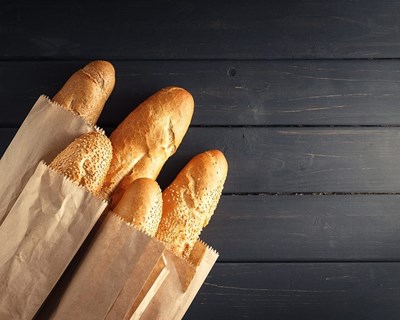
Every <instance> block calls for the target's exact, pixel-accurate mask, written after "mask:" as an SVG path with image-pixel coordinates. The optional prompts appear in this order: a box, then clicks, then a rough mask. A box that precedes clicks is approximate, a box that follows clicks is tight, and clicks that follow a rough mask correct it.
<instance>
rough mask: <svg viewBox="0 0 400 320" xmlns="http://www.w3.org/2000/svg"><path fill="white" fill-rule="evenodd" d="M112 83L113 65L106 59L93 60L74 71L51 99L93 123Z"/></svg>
mask: <svg viewBox="0 0 400 320" xmlns="http://www.w3.org/2000/svg"><path fill="white" fill-rule="evenodd" d="M114 84H115V70H114V67H113V65H112V64H111V63H110V62H107V61H93V62H91V63H89V64H87V65H86V66H85V67H84V68H83V69H80V70H78V71H77V72H75V73H74V74H73V75H72V76H71V77H70V78H69V79H68V81H67V82H66V83H65V84H64V86H63V87H62V88H61V90H60V91H59V92H58V93H57V94H56V95H55V96H54V97H53V99H52V100H53V101H54V102H56V103H58V104H59V105H61V106H62V107H64V108H65V109H67V110H69V111H71V112H73V113H75V114H78V115H80V116H81V117H82V118H84V119H85V120H86V122H87V123H89V124H92V125H94V124H96V122H97V119H98V118H99V116H100V113H101V111H102V110H103V107H104V104H105V103H106V101H107V99H108V97H109V96H110V94H111V92H112V90H113V88H114Z"/></svg>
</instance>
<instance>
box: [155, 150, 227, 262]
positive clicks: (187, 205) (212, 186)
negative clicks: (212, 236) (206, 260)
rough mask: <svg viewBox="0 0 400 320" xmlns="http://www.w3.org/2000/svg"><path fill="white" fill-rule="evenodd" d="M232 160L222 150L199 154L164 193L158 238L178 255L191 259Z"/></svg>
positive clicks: (217, 198) (215, 203)
mask: <svg viewBox="0 0 400 320" xmlns="http://www.w3.org/2000/svg"><path fill="white" fill-rule="evenodd" d="M227 172H228V163H227V161H226V159H225V157H224V155H223V153H222V152H221V151H218V150H211V151H207V152H203V153H201V154H199V155H197V156H195V157H194V158H193V159H192V160H190V161H189V163H188V164H187V165H186V166H185V167H184V168H183V169H182V171H181V172H180V173H179V174H178V176H177V177H176V179H175V180H174V181H173V182H172V184H171V185H169V186H168V188H167V189H165V191H164V192H163V194H162V198H163V213H162V217H161V222H160V225H159V227H158V230H157V235H156V236H157V238H158V239H159V240H161V241H163V242H165V243H166V246H167V248H169V249H170V250H171V251H172V252H173V253H174V254H176V255H177V256H179V257H182V258H188V257H189V255H190V252H191V251H192V249H193V246H194V245H195V243H196V241H197V240H198V238H199V235H200V233H201V231H202V229H203V228H204V227H205V226H206V225H207V224H208V222H209V221H210V218H211V216H212V215H213V213H214V210H215V208H216V206H217V203H218V201H219V198H220V196H221V192H222V188H223V185H224V182H225V179H226V175H227Z"/></svg>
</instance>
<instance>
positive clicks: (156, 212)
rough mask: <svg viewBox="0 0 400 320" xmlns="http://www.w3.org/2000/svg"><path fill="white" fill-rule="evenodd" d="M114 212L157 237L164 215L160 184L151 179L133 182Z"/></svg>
mask: <svg viewBox="0 0 400 320" xmlns="http://www.w3.org/2000/svg"><path fill="white" fill-rule="evenodd" d="M113 211H114V213H115V214H117V215H119V216H120V217H121V218H122V219H124V220H125V221H127V222H128V223H131V224H132V225H134V226H135V227H137V228H138V229H139V230H143V231H145V232H146V233H147V234H148V235H150V236H155V234H156V231H157V228H158V224H159V223H160V219H161V214H162V195H161V189H160V187H159V185H158V183H157V182H155V181H154V180H152V179H149V178H140V179H137V180H135V181H133V182H132V183H131V185H130V186H129V187H128V188H127V189H126V191H125V193H124V195H123V196H122V198H121V201H120V202H119V203H118V205H117V206H116V207H115V208H114V210H113Z"/></svg>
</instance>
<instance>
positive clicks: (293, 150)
mask: <svg viewBox="0 0 400 320" xmlns="http://www.w3.org/2000/svg"><path fill="white" fill-rule="evenodd" d="M8 130H10V131H13V132H15V129H3V130H2V132H7V131H8ZM110 130H111V129H110V128H108V130H107V132H110ZM399 134H400V128H393V127H391V128H346V129H344V128H319V129H318V128H224V127H223V128H212V127H211V128H190V129H189V130H188V133H187V135H186V137H185V139H184V141H183V143H182V145H181V146H180V148H179V150H178V152H177V154H176V155H175V156H174V157H173V158H171V159H170V160H169V161H168V162H167V163H166V165H165V167H164V169H163V170H162V172H161V174H160V177H159V182H160V184H161V186H162V187H165V186H167V185H168V184H169V183H170V182H172V180H173V177H175V176H176V174H178V172H179V171H180V169H181V168H183V166H184V165H185V164H186V163H187V162H188V161H189V160H190V158H191V157H193V156H194V155H196V154H198V153H200V152H202V151H206V150H210V149H215V148H216V149H220V150H222V151H223V152H224V153H225V154H226V157H227V159H228V162H229V175H228V179H227V182H226V185H225V189H224V192H225V193H270V192H272V193H275V192H291V193H292V192H351V193H354V192H363V193H365V192H368V193H376V192H400V171H399V170H398V162H399V159H400V139H399ZM11 136H12V133H10V132H8V133H6V134H2V135H1V138H0V139H1V140H0V145H1V146H2V149H5V148H6V146H7V145H8V143H9V142H10V140H11V139H10V137H11Z"/></svg>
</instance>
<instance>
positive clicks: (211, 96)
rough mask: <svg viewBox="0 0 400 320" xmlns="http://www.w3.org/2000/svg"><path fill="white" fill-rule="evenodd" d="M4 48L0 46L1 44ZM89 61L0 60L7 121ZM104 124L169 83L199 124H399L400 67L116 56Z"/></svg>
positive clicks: (1, 117)
mask: <svg viewBox="0 0 400 320" xmlns="http://www.w3.org/2000/svg"><path fill="white" fill-rule="evenodd" d="M0 50H1V49H0ZM85 64H86V62H82V61H70V62H38V61H27V62H24V61H18V62H0V81H1V83H2V86H0V97H1V98H2V106H4V107H2V108H0V127H1V126H3V127H4V126H7V127H9V126H17V125H19V124H20V123H21V122H22V120H23V119H24V117H25V115H26V114H27V112H28V111H29V109H30V107H31V106H32V105H33V104H34V102H35V101H36V99H37V97H38V96H39V95H40V94H47V95H49V96H53V95H54V94H55V93H56V92H57V91H58V90H59V88H61V86H62V85H63V83H64V81H66V79H67V78H68V77H69V75H71V74H72V73H73V72H75V71H76V70H77V69H79V68H81V67H82V66H84V65H85ZM113 64H114V65H115V68H116V77H117V80H116V83H117V85H116V87H115V90H114V93H113V94H112V95H111V97H110V99H109V101H108V103H107V105H106V107H105V109H104V111H103V114H102V116H101V118H100V122H99V124H100V125H101V126H115V125H117V124H118V123H119V122H120V121H121V120H122V119H123V118H124V116H125V115H127V114H128V113H129V112H130V111H131V110H132V109H134V108H135V107H136V106H137V105H138V104H139V103H140V102H142V101H143V100H144V99H146V98H147V97H148V96H150V95H151V94H153V93H154V92H156V91H158V90H159V89H160V88H162V87H166V86H170V85H177V86H182V87H184V88H186V89H187V90H189V91H190V92H191V93H192V94H193V96H194V98H195V113H194V117H193V120H192V124H193V125H196V126H213V125H218V126H231V125H235V126H237V125H246V126H247V125H256V126H265V125H268V126H278V125H279V126H285V125H313V126H316V125H396V126H399V125H400V112H399V107H398V101H399V98H400V66H399V63H398V62H397V61H396V60H382V61H372V60H370V61H364V60H357V61H353V60H350V61H349V60H345V61H343V60H339V61H315V60H314V61H113Z"/></svg>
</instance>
